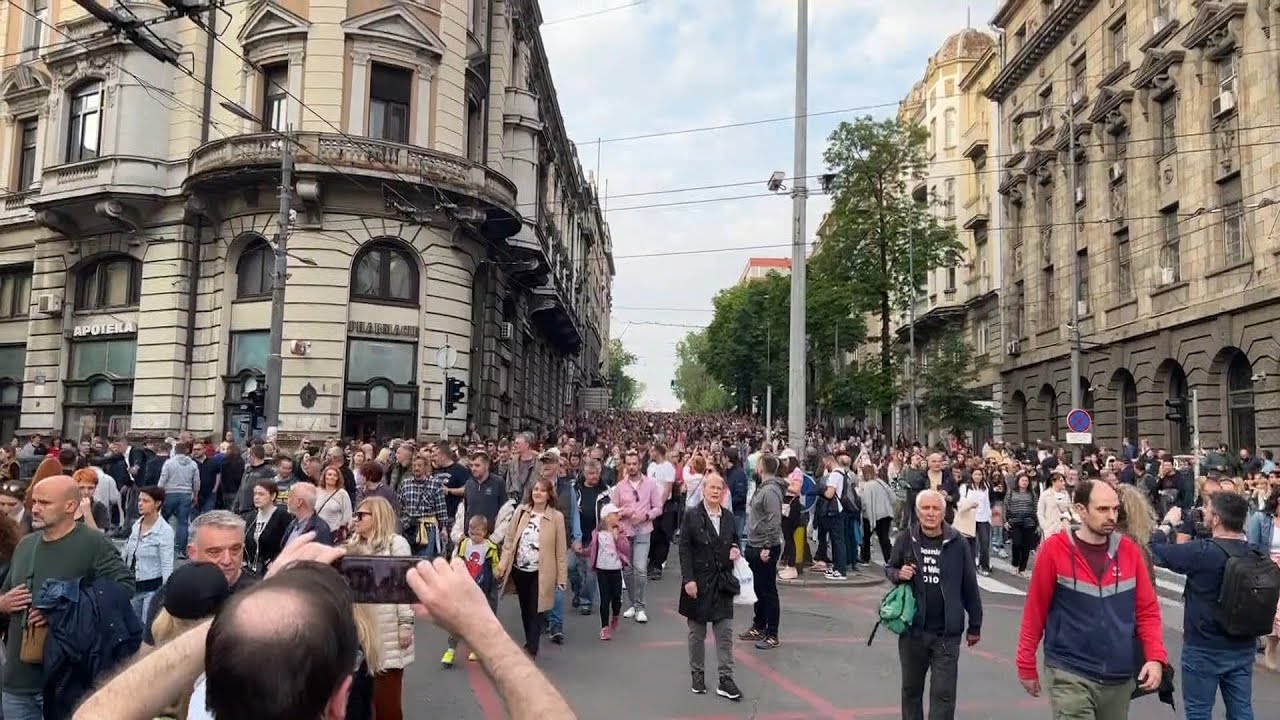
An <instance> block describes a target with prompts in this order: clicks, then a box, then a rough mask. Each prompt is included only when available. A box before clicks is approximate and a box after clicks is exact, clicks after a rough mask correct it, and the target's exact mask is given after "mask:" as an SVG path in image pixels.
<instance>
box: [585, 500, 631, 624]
mask: <svg viewBox="0 0 1280 720" xmlns="http://www.w3.org/2000/svg"><path fill="white" fill-rule="evenodd" d="M630 557H631V544H630V543H628V542H627V536H626V535H624V534H623V533H622V529H621V527H620V526H619V525H618V506H617V505H614V504H613V503H609V504H608V505H605V506H604V507H603V508H601V509H600V523H599V524H598V525H597V526H596V529H595V530H593V531H592V532H591V545H590V546H589V547H588V548H587V562H588V563H590V568H591V571H592V572H594V573H595V574H596V580H597V581H598V582H599V585H600V639H601V640H609V639H610V638H612V637H613V631H614V630H617V629H618V617H619V615H620V614H621V612H622V569H623V568H624V567H626V566H627V565H629V564H630V562H631V561H630Z"/></svg>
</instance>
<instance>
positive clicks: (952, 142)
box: [942, 108, 956, 148]
mask: <svg viewBox="0 0 1280 720" xmlns="http://www.w3.org/2000/svg"><path fill="white" fill-rule="evenodd" d="M942 132H943V143H944V147H949V148H953V147H955V146H956V110H955V108H947V111H946V112H944V113H943V114H942Z"/></svg>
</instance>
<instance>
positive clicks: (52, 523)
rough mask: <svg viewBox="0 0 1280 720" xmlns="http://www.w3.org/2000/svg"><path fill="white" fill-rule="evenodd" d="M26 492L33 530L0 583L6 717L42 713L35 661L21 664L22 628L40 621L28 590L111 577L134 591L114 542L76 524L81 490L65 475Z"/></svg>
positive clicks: (40, 673) (40, 682)
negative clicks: (5, 633)
mask: <svg viewBox="0 0 1280 720" xmlns="http://www.w3.org/2000/svg"><path fill="white" fill-rule="evenodd" d="M31 496H32V497H31V528H32V533H31V534H30V535H27V536H26V537H24V538H22V540H21V541H20V542H19V543H18V547H17V549H15V550H14V552H13V560H12V563H11V564H10V572H9V575H8V577H6V578H5V580H4V585H3V586H0V593H3V594H0V613H4V614H7V615H8V616H9V638H8V642H7V644H6V646H5V654H6V662H5V668H4V693H3V696H0V703H2V705H3V710H4V717H7V718H39V717H41V713H42V706H43V701H42V698H43V692H44V674H43V671H42V668H41V666H40V665H32V664H30V663H25V662H22V660H21V659H20V650H21V648H22V635H23V627H24V626H25V625H34V626H40V625H43V624H44V623H45V620H44V618H43V617H41V616H40V612H39V611H38V610H34V609H29V608H30V606H31V599H32V596H33V594H36V593H39V592H40V588H42V587H43V586H44V583H45V581H46V580H49V579H72V578H78V577H85V576H92V577H95V578H110V579H112V580H115V581H116V582H117V583H119V584H120V586H121V588H123V589H124V591H125V595H126V596H132V595H133V573H132V572H130V570H129V568H128V567H126V566H125V564H124V561H123V560H122V559H121V558H120V553H119V552H117V551H116V548H115V545H114V544H112V542H111V540H109V539H108V538H107V536H106V535H104V534H103V533H101V532H98V531H96V530H93V529H91V528H87V527H85V526H84V525H83V524H81V523H77V522H76V509H77V508H78V507H79V506H80V488H79V487H77V486H76V481H75V480H73V479H72V478H71V476H70V475H54V476H52V477H47V478H45V479H44V480H42V481H41V482H40V483H39V484H38V485H36V486H35V487H34V488H33V489H32V490H31Z"/></svg>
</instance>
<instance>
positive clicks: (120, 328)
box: [71, 320, 138, 338]
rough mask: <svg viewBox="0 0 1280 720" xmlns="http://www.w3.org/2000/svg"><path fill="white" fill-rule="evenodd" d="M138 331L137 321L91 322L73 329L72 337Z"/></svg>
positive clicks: (125, 333)
mask: <svg viewBox="0 0 1280 720" xmlns="http://www.w3.org/2000/svg"><path fill="white" fill-rule="evenodd" d="M136 332H138V326H137V324H136V323H133V322H130V321H128V320H125V321H124V322H105V323H90V324H88V325H77V326H75V327H74V328H72V330H71V337H78V338H80V337H97V336H99V335H128V334H129V333H136Z"/></svg>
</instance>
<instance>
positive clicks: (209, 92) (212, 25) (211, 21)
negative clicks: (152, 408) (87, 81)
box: [183, 7, 218, 412]
mask: <svg viewBox="0 0 1280 720" xmlns="http://www.w3.org/2000/svg"><path fill="white" fill-rule="evenodd" d="M205 23H206V25H207V26H208V28H209V37H208V40H207V41H206V42H205V44H204V106H203V108H202V109H201V114H200V115H201V126H200V144H201V145H203V144H204V143H207V142H209V129H210V128H211V127H212V126H213V42H214V40H213V39H214V36H215V35H216V34H217V32H218V9H217V8H213V7H211V8H209V18H208V19H207V20H205ZM183 412H186V410H183Z"/></svg>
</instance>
